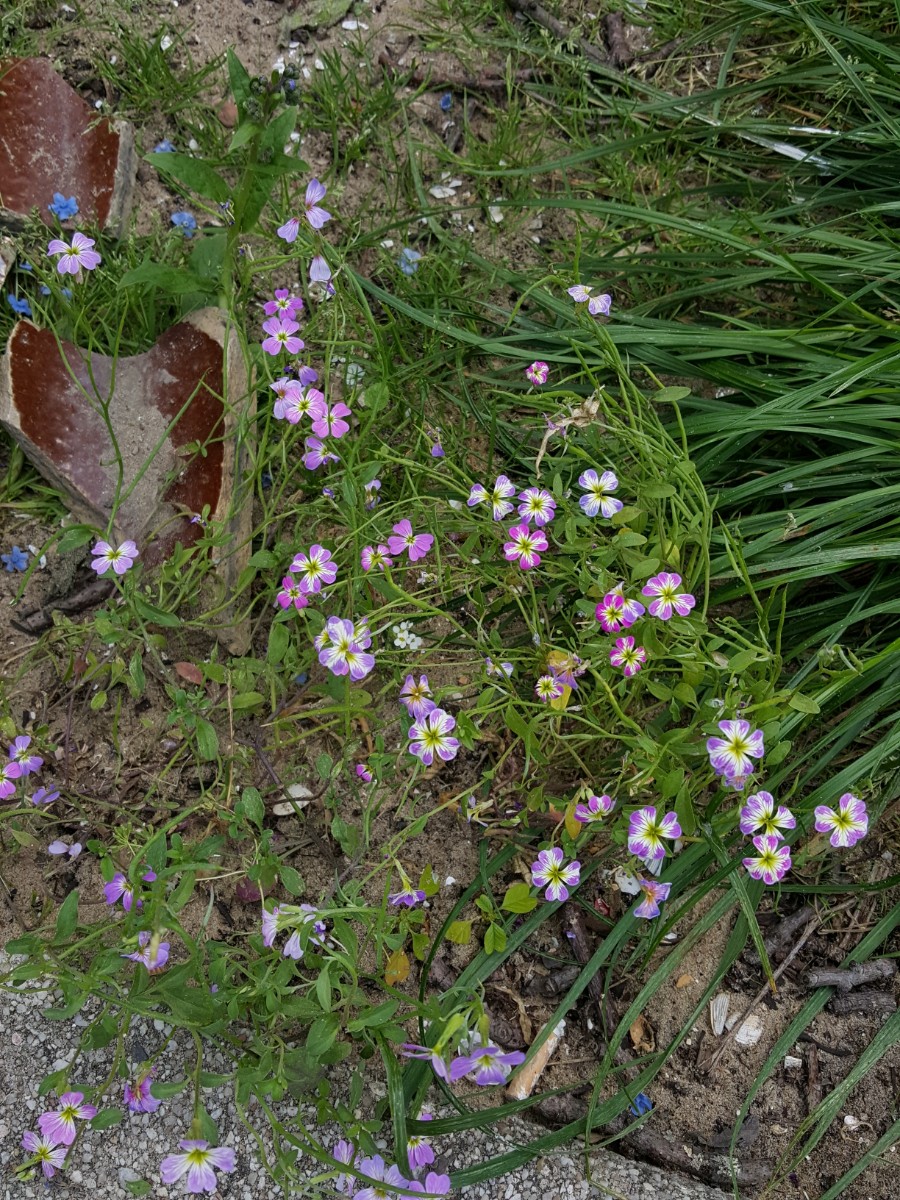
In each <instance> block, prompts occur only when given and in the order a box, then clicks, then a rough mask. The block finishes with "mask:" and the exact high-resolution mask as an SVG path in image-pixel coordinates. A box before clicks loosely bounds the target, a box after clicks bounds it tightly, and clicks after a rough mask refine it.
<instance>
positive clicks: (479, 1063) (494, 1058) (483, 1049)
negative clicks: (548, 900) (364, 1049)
mask: <svg viewBox="0 0 900 1200" xmlns="http://www.w3.org/2000/svg"><path fill="white" fill-rule="evenodd" d="M560 853H562V851H560ZM571 865H572V866H573V867H577V866H578V864H577V863H572V864H571ZM576 874H577V872H576ZM574 882H576V883H577V882H578V880H577V879H576V880H575V881H574ZM563 891H565V888H563ZM548 892H549V888H548ZM563 899H565V897H563ZM524 1061H525V1055H524V1054H523V1053H522V1051H521V1050H514V1051H513V1052H512V1053H511V1054H504V1053H503V1051H502V1050H501V1049H500V1047H499V1046H491V1045H488V1046H479V1047H478V1049H477V1050H475V1051H474V1052H473V1053H472V1054H466V1055H463V1057H462V1058H461V1059H458V1060H457V1062H458V1063H459V1066H458V1068H457V1071H458V1074H457V1076H456V1078H458V1079H465V1078H466V1076H469V1075H471V1076H472V1077H473V1079H474V1081H475V1083H477V1084H478V1086H479V1087H490V1085H491V1084H492V1083H505V1082H506V1080H507V1078H508V1076H509V1073H510V1071H511V1069H512V1068H513V1067H517V1066H518V1065H519V1064H520V1063H523V1062H524Z"/></svg>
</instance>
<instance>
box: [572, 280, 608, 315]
mask: <svg viewBox="0 0 900 1200" xmlns="http://www.w3.org/2000/svg"><path fill="white" fill-rule="evenodd" d="M566 290H567V291H568V293H569V295H570V296H571V297H572V299H573V300H574V301H575V303H576V304H584V302H585V301H587V306H588V312H589V313H590V314H591V316H592V317H599V316H604V317H608V316H609V310H610V308H612V296H609V295H607V293H606V292H604V293H602V294H601V295H599V296H595V295H594V294H593V292H594V289H593V288H589V287H585V286H584V284H581V283H576V284H575V286H574V287H570V288H567V289H566Z"/></svg>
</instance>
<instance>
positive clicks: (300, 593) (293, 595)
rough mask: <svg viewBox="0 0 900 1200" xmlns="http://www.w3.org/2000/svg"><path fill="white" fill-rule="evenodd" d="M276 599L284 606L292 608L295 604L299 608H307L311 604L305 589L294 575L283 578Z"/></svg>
mask: <svg viewBox="0 0 900 1200" xmlns="http://www.w3.org/2000/svg"><path fill="white" fill-rule="evenodd" d="M275 601H276V603H277V604H279V605H280V606H281V607H282V608H290V606H291V605H292V604H293V606H294V608H296V609H297V610H299V609H301V608H306V607H307V606H308V605H309V601H308V600H307V598H306V594H305V589H304V588H303V587H302V585H301V584H300V583H299V582H298V581H297V580H296V579H295V578H294V577H293V575H285V577H284V579H282V581H281V591H280V592H279V593H278V595H277V596H276V597H275Z"/></svg>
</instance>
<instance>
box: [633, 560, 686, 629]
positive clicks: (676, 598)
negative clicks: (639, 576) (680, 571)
mask: <svg viewBox="0 0 900 1200" xmlns="http://www.w3.org/2000/svg"><path fill="white" fill-rule="evenodd" d="M680 586H681V576H680V575H676V574H674V573H673V572H671V571H661V572H660V574H659V575H654V577H653V578H652V579H648V580H647V582H646V584H645V585H644V586H643V587H642V588H641V593H642V595H644V596H652V597H653V599H652V600H651V601H650V615H651V616H654V617H659V619H660V620H661V621H669V620H671V618H672V614H673V612H675V613H678V615H679V616H680V617H686V616H687V615H688V613H689V612H690V611H691V609H692V608H693V607H694V605H695V604H696V603H697V601H696V600H695V599H694V597H693V596H692V595H691V594H690V592H679V590H678V589H679V587H680Z"/></svg>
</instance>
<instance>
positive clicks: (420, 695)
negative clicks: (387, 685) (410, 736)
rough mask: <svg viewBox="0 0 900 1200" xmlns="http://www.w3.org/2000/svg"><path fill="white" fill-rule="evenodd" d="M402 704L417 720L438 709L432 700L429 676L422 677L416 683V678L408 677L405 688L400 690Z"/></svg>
mask: <svg viewBox="0 0 900 1200" xmlns="http://www.w3.org/2000/svg"><path fill="white" fill-rule="evenodd" d="M400 703H401V704H405V705H406V711H407V712H408V713H409V715H410V716H411V717H414V718H415V719H416V720H418V719H419V718H420V717H424V716H425V714H426V713H430V712H431V710H432V709H434V708H437V705H436V704H435V702H434V700H433V699H432V693H431V688H430V686H429V684H428V676H427V675H420V676H419V682H418V683H416V680H415V677H414V676H412V675H407V677H406V679H405V680H404V683H403V687H402V688H401V689H400Z"/></svg>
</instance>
